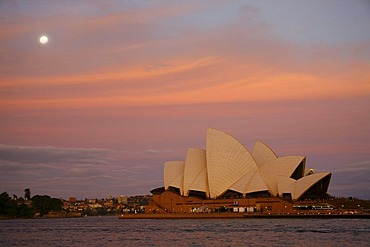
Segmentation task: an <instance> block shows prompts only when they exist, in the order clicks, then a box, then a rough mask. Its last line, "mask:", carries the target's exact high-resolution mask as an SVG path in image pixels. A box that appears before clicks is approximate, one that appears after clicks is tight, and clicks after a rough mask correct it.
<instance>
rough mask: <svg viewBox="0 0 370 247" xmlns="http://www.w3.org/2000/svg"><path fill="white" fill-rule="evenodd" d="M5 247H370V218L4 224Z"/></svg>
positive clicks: (0, 230)
mask: <svg viewBox="0 0 370 247" xmlns="http://www.w3.org/2000/svg"><path fill="white" fill-rule="evenodd" d="M0 236H1V237H0V246H177V247H179V246H212V247H214V246H370V220H369V219H155V220H154V219H152V220H150V219H149V220H148V219H130V220H125V219H121V220H119V219H118V218H117V217H86V218H64V219H28V220H26V219H17V220H1V221H0Z"/></svg>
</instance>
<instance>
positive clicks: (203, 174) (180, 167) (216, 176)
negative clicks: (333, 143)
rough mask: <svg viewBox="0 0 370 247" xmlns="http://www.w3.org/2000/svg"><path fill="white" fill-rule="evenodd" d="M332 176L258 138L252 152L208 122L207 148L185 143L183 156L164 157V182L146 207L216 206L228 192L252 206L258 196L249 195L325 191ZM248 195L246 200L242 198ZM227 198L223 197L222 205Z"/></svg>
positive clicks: (293, 195) (313, 195) (323, 194)
mask: <svg viewBox="0 0 370 247" xmlns="http://www.w3.org/2000/svg"><path fill="white" fill-rule="evenodd" d="M330 179H331V173H330V172H322V173H313V170H312V169H306V157H305V156H284V157H278V156H277V155H276V154H275V153H274V151H273V150H272V149H271V148H270V147H268V146H267V145H266V144H264V143H262V142H259V141H257V142H256V144H255V146H254V149H253V152H252V153H250V152H249V151H248V150H247V149H246V148H245V147H244V146H243V145H242V144H241V143H240V142H239V141H237V140H236V139H235V138H233V137H232V136H231V135H229V134H227V133H225V132H222V131H220V130H216V129H212V128H209V129H208V130H207V137H206V150H203V149H200V148H189V149H188V152H187V155H186V159H185V160H184V161H168V162H165V164H164V187H163V188H158V189H154V190H152V191H151V192H152V193H153V199H152V201H151V202H150V203H149V206H148V209H149V210H155V209H157V210H160V209H163V210H168V211H174V210H175V208H176V211H187V210H189V209H194V208H195V207H196V205H202V206H203V207H204V203H205V200H207V201H206V202H207V203H208V204H210V205H211V204H213V205H214V209H215V205H216V204H217V205H218V202H216V201H215V200H219V199H220V200H225V199H228V198H234V199H235V198H237V199H245V200H237V201H236V202H237V204H235V205H233V207H238V206H239V207H240V203H242V204H247V206H251V205H250V203H252V202H254V206H256V204H257V201H256V200H255V199H253V200H252V199H251V198H275V199H274V200H267V201H269V202H272V201H276V202H277V201H279V202H280V200H278V198H279V197H284V198H285V200H286V199H288V200H299V199H308V198H320V197H327V196H328V195H327V190H328V186H329V183H330ZM202 200H204V201H202ZM247 200H248V203H247V202H244V201H247ZM259 201H265V200H259ZM193 202H194V203H193ZM228 204H230V202H226V201H225V202H224V203H221V204H220V205H228ZM238 204H239V205H238ZM280 204H281V206H283V208H286V207H287V205H285V204H284V203H280ZM263 205H265V204H263ZM263 205H258V207H263ZM266 205H267V204H266ZM271 205H272V204H271ZM271 205H267V206H265V207H266V209H268V208H271ZM258 207H256V208H258ZM241 210H243V209H241Z"/></svg>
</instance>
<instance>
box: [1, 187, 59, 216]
mask: <svg viewBox="0 0 370 247" xmlns="http://www.w3.org/2000/svg"><path fill="white" fill-rule="evenodd" d="M25 193H26V194H25V198H22V197H20V198H18V197H17V196H15V195H13V197H10V196H9V195H8V193H7V192H3V193H1V194H0V216H3V217H12V218H14V217H19V218H32V217H34V216H35V214H39V216H43V215H45V214H47V213H49V212H50V211H61V210H62V204H63V203H62V201H61V200H60V199H57V198H51V197H50V196H47V195H43V196H40V195H36V196H33V197H32V198H31V196H30V191H29V189H26V190H25Z"/></svg>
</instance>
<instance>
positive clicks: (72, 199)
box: [69, 196, 77, 202]
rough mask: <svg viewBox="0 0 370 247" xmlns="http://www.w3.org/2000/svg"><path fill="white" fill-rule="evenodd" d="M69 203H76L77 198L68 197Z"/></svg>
mask: <svg viewBox="0 0 370 247" xmlns="http://www.w3.org/2000/svg"><path fill="white" fill-rule="evenodd" d="M69 202H77V198H76V197H74V196H71V197H69Z"/></svg>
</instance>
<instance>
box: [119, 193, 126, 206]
mask: <svg viewBox="0 0 370 247" xmlns="http://www.w3.org/2000/svg"><path fill="white" fill-rule="evenodd" d="M118 203H119V204H127V197H126V196H123V195H120V196H118Z"/></svg>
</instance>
